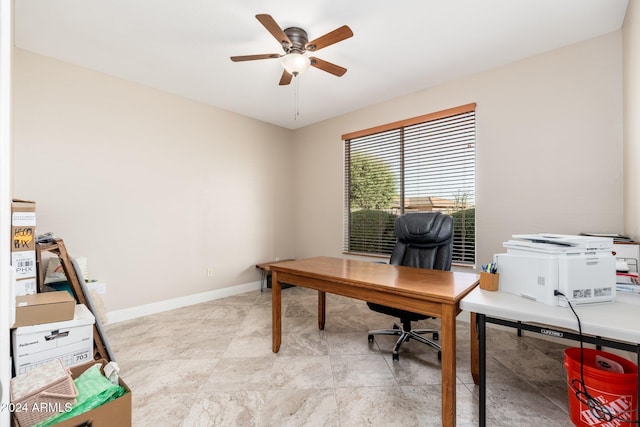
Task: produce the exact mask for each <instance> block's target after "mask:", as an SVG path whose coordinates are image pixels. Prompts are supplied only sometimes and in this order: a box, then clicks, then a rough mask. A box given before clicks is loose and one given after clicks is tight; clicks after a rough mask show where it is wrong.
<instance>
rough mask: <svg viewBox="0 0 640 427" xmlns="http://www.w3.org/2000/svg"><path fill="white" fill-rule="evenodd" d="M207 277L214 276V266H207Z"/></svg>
mask: <svg viewBox="0 0 640 427" xmlns="http://www.w3.org/2000/svg"><path fill="white" fill-rule="evenodd" d="M207 277H213V268H207Z"/></svg>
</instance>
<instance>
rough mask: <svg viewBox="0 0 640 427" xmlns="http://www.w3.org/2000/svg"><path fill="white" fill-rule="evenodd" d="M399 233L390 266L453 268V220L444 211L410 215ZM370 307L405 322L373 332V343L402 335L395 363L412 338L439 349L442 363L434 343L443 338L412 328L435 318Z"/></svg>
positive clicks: (401, 220) (402, 219)
mask: <svg viewBox="0 0 640 427" xmlns="http://www.w3.org/2000/svg"><path fill="white" fill-rule="evenodd" d="M395 232H396V238H397V239H398V240H397V242H396V246H395V247H394V249H393V253H392V254H391V258H390V259H389V264H393V265H404V266H408V267H417V268H430V269H435V270H450V269H451V247H452V242H453V217H451V216H450V215H445V214H442V213H440V212H419V213H408V214H405V215H403V216H400V217H398V218H396V222H395ZM367 305H368V306H369V308H370V309H371V310H373V311H377V312H378V313H384V314H388V315H390V316H394V317H398V318H399V319H400V323H402V327H401V326H400V325H398V324H397V323H395V324H394V325H393V329H382V330H376V331H369V342H373V337H374V335H400V337H399V338H398V341H397V342H396V345H395V347H394V348H393V360H399V358H400V356H399V355H398V350H399V349H400V346H401V345H402V343H404V342H405V341H407V340H409V339H414V340H416V341H419V342H421V343H424V344H427V345H429V346H431V347H433V348H435V349H437V350H438V360H440V357H441V352H440V345H438V344H437V343H435V342H434V341H437V340H438V338H439V335H438V331H437V330H434V329H411V322H412V321H418V320H423V319H429V318H430V317H431V316H427V315H424V314H417V313H412V312H410V311H405V310H400V309H397V308H393V307H387V306H385V305H381V304H374V303H372V302H367ZM423 334H431V335H432V337H433V341H432V340H429V339H427V338H425V337H423V336H422V335H423Z"/></svg>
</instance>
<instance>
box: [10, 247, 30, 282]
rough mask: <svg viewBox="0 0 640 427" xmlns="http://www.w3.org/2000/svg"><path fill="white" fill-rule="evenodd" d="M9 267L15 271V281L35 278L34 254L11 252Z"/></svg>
mask: <svg viewBox="0 0 640 427" xmlns="http://www.w3.org/2000/svg"><path fill="white" fill-rule="evenodd" d="M11 265H12V266H13V268H14V269H15V271H16V280H20V279H29V278H31V277H36V252H35V251H26V252H12V253H11Z"/></svg>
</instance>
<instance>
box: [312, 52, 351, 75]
mask: <svg viewBox="0 0 640 427" xmlns="http://www.w3.org/2000/svg"><path fill="white" fill-rule="evenodd" d="M309 59H310V60H311V66H312V67H316V68H319V69H320V70H322V71H326V72H327V73H330V74H333V75H334V76H338V77H342V76H343V75H344V73H346V72H347V69H346V68H343V67H341V66H339V65H336V64H332V63H331V62H327V61H324V60H322V59H320V58H315V57H313V56H312V57H311V58H309Z"/></svg>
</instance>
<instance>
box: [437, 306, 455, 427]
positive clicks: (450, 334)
mask: <svg viewBox="0 0 640 427" xmlns="http://www.w3.org/2000/svg"><path fill="white" fill-rule="evenodd" d="M456 314H457V311H456V305H454V304H443V305H442V319H441V322H442V341H441V343H440V345H441V346H442V366H441V369H442V425H443V426H445V427H454V426H455V425H456Z"/></svg>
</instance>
